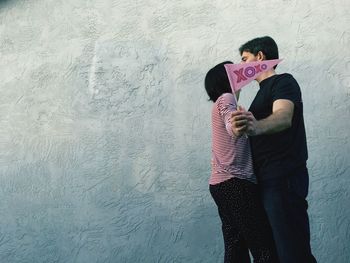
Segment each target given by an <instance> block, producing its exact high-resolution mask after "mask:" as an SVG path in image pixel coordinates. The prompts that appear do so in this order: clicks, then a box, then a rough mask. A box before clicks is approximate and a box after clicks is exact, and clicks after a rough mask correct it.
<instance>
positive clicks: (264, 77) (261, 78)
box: [255, 69, 276, 83]
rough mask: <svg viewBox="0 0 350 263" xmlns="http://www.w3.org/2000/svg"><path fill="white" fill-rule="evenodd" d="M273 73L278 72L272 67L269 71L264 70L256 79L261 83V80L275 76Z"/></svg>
mask: <svg viewBox="0 0 350 263" xmlns="http://www.w3.org/2000/svg"><path fill="white" fill-rule="evenodd" d="M273 75H276V72H275V70H274V69H270V70H268V71H265V72H263V73H262V74H261V75H260V76H259V77H257V78H256V79H255V80H256V81H257V82H258V83H260V82H261V81H263V80H265V79H267V78H269V77H271V76H273Z"/></svg>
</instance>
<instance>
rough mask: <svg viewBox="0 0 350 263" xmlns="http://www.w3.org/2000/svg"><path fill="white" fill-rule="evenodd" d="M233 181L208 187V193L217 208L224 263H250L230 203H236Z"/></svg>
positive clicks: (235, 190)
mask: <svg viewBox="0 0 350 263" xmlns="http://www.w3.org/2000/svg"><path fill="white" fill-rule="evenodd" d="M234 181H235V180H233V179H230V180H228V181H225V182H223V183H220V184H218V185H211V186H210V193H211V195H212V197H213V199H214V201H215V203H216V205H217V207H218V212H219V216H220V219H221V222H222V233H223V238H224V244H225V260H224V262H225V263H250V262H251V261H250V257H249V251H248V248H247V246H246V243H245V240H244V239H243V236H242V235H241V233H240V232H239V230H238V227H237V225H236V218H235V217H234V214H235V213H232V209H234V210H235V208H233V206H235V205H233V206H232V203H237V202H238V201H237V200H236V194H235V193H237V192H238V189H236V188H237V186H236V185H235V183H234Z"/></svg>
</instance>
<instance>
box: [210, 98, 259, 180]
mask: <svg viewBox="0 0 350 263" xmlns="http://www.w3.org/2000/svg"><path fill="white" fill-rule="evenodd" d="M236 108H237V106H236V102H235V98H234V96H233V94H231V93H225V94H223V95H221V96H220V97H219V98H218V99H217V100H216V102H215V103H214V105H213V109H212V160H211V165H212V173H211V177H210V179H209V184H211V185H215V184H219V183H221V182H224V181H226V180H228V179H231V178H232V177H237V178H240V179H246V180H249V181H251V182H254V183H256V177H255V175H254V171H253V164H252V154H251V150H250V144H249V139H248V138H247V137H246V136H240V137H236V136H235V135H234V134H233V133H232V129H231V128H232V126H231V122H230V117H231V112H232V111H234V110H236Z"/></svg>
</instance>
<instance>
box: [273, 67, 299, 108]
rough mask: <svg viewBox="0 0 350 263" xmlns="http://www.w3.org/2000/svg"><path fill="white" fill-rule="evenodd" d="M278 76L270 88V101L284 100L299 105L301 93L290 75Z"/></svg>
mask: <svg viewBox="0 0 350 263" xmlns="http://www.w3.org/2000/svg"><path fill="white" fill-rule="evenodd" d="M280 76H281V77H280V78H278V79H276V80H275V83H274V85H273V88H272V101H276V100H279V99H285V100H290V101H292V102H293V103H294V104H298V103H300V102H301V93H300V87H299V85H298V83H297V81H296V80H295V79H294V78H293V76H292V75H290V74H283V75H280Z"/></svg>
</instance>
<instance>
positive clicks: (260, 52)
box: [257, 51, 266, 61]
mask: <svg viewBox="0 0 350 263" xmlns="http://www.w3.org/2000/svg"><path fill="white" fill-rule="evenodd" d="M257 59H258V60H259V61H261V60H265V59H266V58H265V55H264V53H262V51H259V52H258V54H257Z"/></svg>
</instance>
